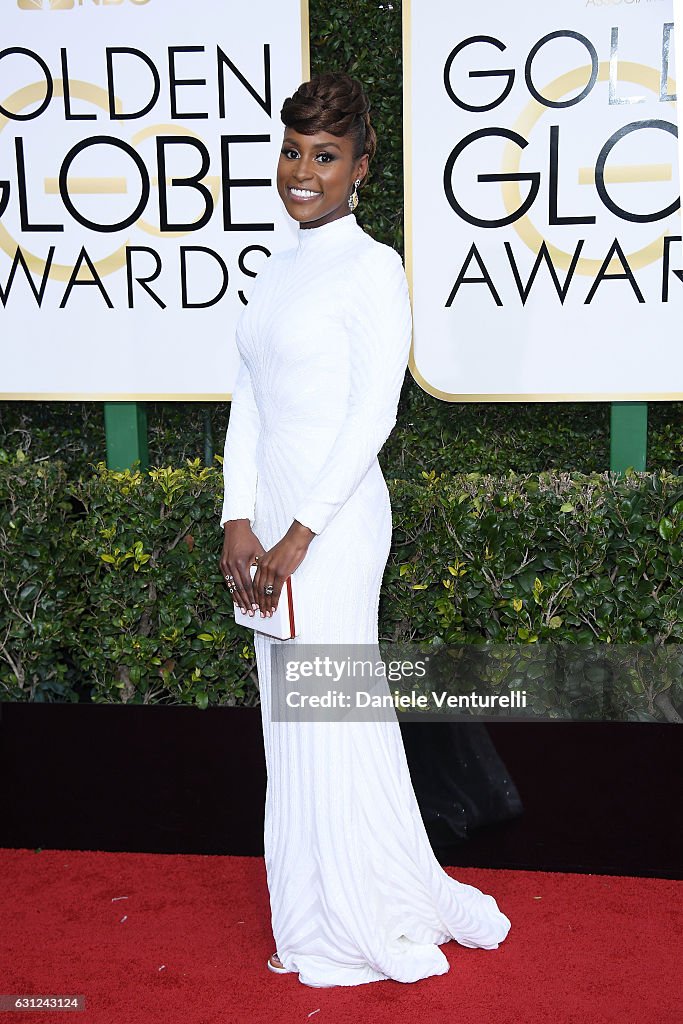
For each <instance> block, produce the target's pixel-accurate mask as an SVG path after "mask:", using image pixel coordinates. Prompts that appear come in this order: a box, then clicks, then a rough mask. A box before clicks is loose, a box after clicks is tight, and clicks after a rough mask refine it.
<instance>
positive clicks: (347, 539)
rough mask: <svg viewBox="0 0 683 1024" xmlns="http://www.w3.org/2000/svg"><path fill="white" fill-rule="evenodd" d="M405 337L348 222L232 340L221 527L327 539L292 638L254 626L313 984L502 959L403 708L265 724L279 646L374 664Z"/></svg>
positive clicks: (286, 886) (281, 818)
mask: <svg viewBox="0 0 683 1024" xmlns="http://www.w3.org/2000/svg"><path fill="white" fill-rule="evenodd" d="M410 337H411V314H410V301H409V296H408V287H407V281H406V278H405V273H404V270H403V265H402V263H401V260H400V257H399V256H398V254H397V253H396V252H395V251H394V250H393V249H391V248H390V247H388V246H385V245H382V244H381V243H378V242H376V241H375V240H374V239H372V238H371V237H370V236H369V235H368V234H366V232H364V231H363V230H362V228H360V226H359V225H358V223H357V222H356V219H355V217H354V216H353V215H348V216H344V217H342V218H340V219H338V220H336V221H332V222H330V223H328V224H326V225H323V226H322V227H318V228H307V229H301V230H300V231H299V238H298V244H297V246H296V247H295V248H293V249H290V250H288V251H287V252H284V253H278V254H276V255H274V256H271V257H270V259H269V260H268V262H267V264H266V266H265V268H264V269H263V270H262V271H261V272H260V273H259V275H258V278H257V280H256V282H255V286H254V288H253V290H252V295H251V298H250V301H249V304H248V306H247V307H246V308H245V310H244V313H243V314H242V316H241V318H240V321H239V324H238V330H237V345H238V349H239V352H240V368H239V373H238V377H237V382H236V385H235V390H234V392H233V403H232V409H231V415H230V423H229V427H228V432H227V435H226V441H225V449H224V463H223V467H224V476H225V495H224V504H223V510H222V514H221V524H223V523H224V522H225V521H226V520H228V519H238V518H248V519H249V520H250V522H251V524H252V528H253V530H254V533H255V534H256V535H257V537H258V538H259V539H260V541H261V543H262V544H263V546H264V547H265V548H266V549H269V548H270V547H272V546H273V544H275V543H276V542H277V541H278V540H280V539H281V537H282V536H283V535H284V534H285V533H286V531H287V530H288V528H289V526H290V525H291V523H292V521H293V520H294V519H296V520H298V521H299V522H301V523H303V524H304V525H306V526H309V527H310V529H312V530H313V531H314V532H315V533H316V536H315V537H314V538H313V540H312V541H311V544H310V547H309V549H308V553H307V555H306V557H305V559H304V561H303V562H302V563H301V565H300V566H299V567H298V569H297V570H296V572H295V573H294V576H293V580H292V582H293V585H294V587H295V603H296V617H297V630H298V635H297V637H296V638H294V639H293V640H291V641H280V640H276V639H273V638H271V637H268V636H266V635H265V634H261V633H258V632H257V633H255V648H256V659H257V668H258V677H259V687H260V697H261V715H262V724H263V738H264V748H265V756H266V767H267V775H268V782H267V789H266V805H265V833H264V844H265V863H266V872H267V880H268V889H269V893H270V904H271V911H272V928H273V936H274V939H275V945H276V948H277V951H278V954H279V956H280V959H281V961H282V963H283V964H284V966H285V967H286V968H287V970H289V971H293V972H297V973H298V976H299V980H300V981H301V982H302V983H303V984H306V985H310V986H314V987H328V986H334V985H359V984H364V983H366V982H371V981H381V980H385V979H388V978H393V979H395V980H396V981H401V982H414V981H418V980H419V979H421V978H426V977H429V976H431V975H435V974H444V973H445V972H446V971H448V969H449V964H448V961H447V959H446V956H445V955H444V953H443V951H442V950H441V949H440V948H439V947H440V946H441V945H443V944H444V943H446V942H448V941H449V940H451V939H456V940H457V941H458V942H459V943H460V944H461V945H464V946H469V947H480V948H484V949H496V948H497V946H498V945H499V943H500V942H502V940H503V939H504V938H505V937H506V935H507V933H508V931H509V929H510V921H509V919H508V918H507V917H506V916H505V915H504V914H503V913H502V912H501V911H500V910H499V908H498V905H497V903H496V901H495V899H494V898H493V897H492V896H490V895H487V894H484V893H482V892H480V890H479V889H477V888H475V887H474V886H471V885H466V884H464V883H461V882H458V881H457V880H455V879H453V878H451V877H450V876H449V875H447V874H446V872H445V871H444V870H443V869H442V868H441V866H440V864H439V863H438V861H437V860H436V857H435V856H434V854H433V851H432V848H431V845H430V843H429V839H428V836H427V833H426V831H425V828H424V825H423V822H422V818H421V815H420V811H419V807H418V804H417V800H416V798H415V793H414V790H413V787H412V784H411V780H410V774H409V771H408V765H407V761H406V757H405V751H404V747H403V741H402V738H401V732H400V729H399V725H398V721H397V719H396V716H395V714H394V713H389V714H388V713H387V710H386V709H383V710H382V711H381V712H377V713H376V714H372V715H369V720H368V721H348V720H347V721H330V720H327V721H303V720H297V719H296V718H292V719H291V720H288V721H273V716H272V713H271V712H272V705H273V703H274V702H275V701H276V700H277V698H278V696H279V695H280V696H281V695H282V693H283V692H284V688H285V687H286V686H288V685H289V684H287V683H286V681H285V679H284V678H283V677H282V674H281V673H280V674H278V673H277V672H273V670H272V666H271V657H270V655H271V647H272V645H274V644H275V645H280V646H282V645H288V644H290V645H291V644H304V643H305V644H353V645H358V644H363V645H368V647H367V649H368V652H373V651H374V652H375V653H374V654H372V653H370V654H369V655H368V656H370V657H373V658H374V659H375V660H377V659H378V658H379V648H377V646H376V645H377V643H378V607H379V596H380V587H381V582H382V577H383V574H384V570H385V567H386V562H387V558H388V556H389V546H390V542H391V532H392V518H391V506H390V501H389V493H388V490H387V486H386V482H385V480H384V477H383V475H382V472H381V469H380V466H379V462H378V460H377V454H378V452H379V451H380V449H381V447H382V445H383V443H384V441H385V440H386V438H387V436H388V435H389V432H390V431H391V429H392V427H393V425H394V423H395V421H396V408H397V404H398V398H399V393H400V388H401V384H402V381H403V377H404V374H405V368H406V364H407V360H408V353H409V349H410ZM289 688H290V689H291V685H289ZM385 692H386V693H388V692H389V689H388V687H386V689H385Z"/></svg>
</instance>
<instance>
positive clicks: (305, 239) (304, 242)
mask: <svg viewBox="0 0 683 1024" xmlns="http://www.w3.org/2000/svg"><path fill="white" fill-rule="evenodd" d="M362 230H363V229H362V228H361V227H360V226H359V224H358V221H357V220H356V217H355V215H354V214H353V213H347V214H345V215H344V216H343V217H337V219H336V220H330V221H328V222H327V224H321V225H320V226H319V227H317V228H302V227H300V228H299V235H298V249H299V251H300V252H303V251H305V250H308V249H311V248H312V247H313V246H316V247H317V246H318V245H321V244H322V245H334V244H335V243H336V242H339V241H343V240H345V239H347V238H349V237H350V236H351V235H352V234H353V233H354V232H356V231H362Z"/></svg>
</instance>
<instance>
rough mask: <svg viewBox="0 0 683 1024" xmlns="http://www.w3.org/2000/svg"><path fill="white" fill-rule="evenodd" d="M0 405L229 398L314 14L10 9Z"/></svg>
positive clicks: (8, 3)
mask: <svg viewBox="0 0 683 1024" xmlns="http://www.w3.org/2000/svg"><path fill="white" fill-rule="evenodd" d="M2 27H3V32H2V43H1V46H2V49H1V50H0V317H1V320H2V330H1V333H0V338H1V339H2V340H1V345H2V352H1V356H0V394H2V396H3V397H6V398H7V397H9V398H20V397H28V398H43V397H45V398H46V397H52V398H65V399H66V398H87V399H105V398H109V399H117V398H121V399H123V398H163V397H165V398H173V397H175V398H178V399H225V398H226V396H228V395H229V394H230V391H231V387H232V384H233V382H234V377H235V373H236V368H237V363H238V354H237V349H236V346H235V342H234V328H235V323H236V320H237V317H238V315H239V313H240V311H241V309H242V308H243V304H244V303H245V302H246V301H247V300H248V296H249V291H250V285H251V283H252V282H253V280H254V277H255V275H256V274H257V273H258V271H259V268H260V267H262V266H263V263H264V261H265V260H266V259H267V258H268V256H269V254H270V253H272V252H274V251H275V250H277V249H280V248H283V247H286V246H289V245H291V244H292V243H293V240H294V238H295V236H294V233H293V228H294V225H293V222H290V220H289V218H288V217H287V215H286V214H285V213H284V210H283V208H282V204H281V202H280V200H279V198H278V196H277V192H276V188H275V180H274V179H275V167H276V164H277V158H278V154H279V150H280V144H281V139H282V131H283V128H282V124H281V122H280V117H279V112H280V107H281V105H282V100H283V99H284V97H285V96H287V95H290V94H291V92H292V91H293V90H294V89H295V88H296V87H297V85H298V84H299V83H300V82H301V81H302V80H303V79H304V78H307V77H308V16H307V6H306V0H303V3H302V0H252V2H250V3H249V4H244V3H241V2H237V0H5V3H3V21H2Z"/></svg>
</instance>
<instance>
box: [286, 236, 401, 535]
mask: <svg viewBox="0 0 683 1024" xmlns="http://www.w3.org/2000/svg"><path fill="white" fill-rule="evenodd" d="M356 271H357V272H356V273H354V275H353V283H352V288H353V291H352V302H353V313H352V317H351V324H350V330H351V337H350V341H349V344H350V346H351V348H350V363H351V367H350V376H351V379H350V395H349V408H348V413H347V416H346V419H345V421H344V423H343V425H342V427H341V429H340V431H339V433H338V435H337V437H336V438H335V441H334V443H333V445H332V448H331V450H330V452H329V455H328V457H327V459H326V460H325V464H324V466H323V467H322V469H321V471H320V473H319V474H318V476H317V478H316V480H315V481H314V483H313V485H312V487H311V489H310V491H309V492H308V494H307V495H306V497H305V498H304V500H303V501H302V502H301V503H300V505H299V506H298V507H297V509H296V511H295V515H294V519H295V521H297V522H299V523H302V524H303V525H304V526H308V527H309V529H310V530H312V531H313V532H314V533H316V534H319V533H322V531H323V530H324V529H325V528H326V527H327V526H328V525H329V523H330V522H331V521H332V519H333V518H334V516H335V515H336V514H337V512H338V511H339V510H340V508H341V507H342V505H343V504H344V503H345V502H346V501H347V499H348V498H349V497H350V496H351V495H352V494H353V492H354V491H355V490H356V488H357V487H358V485H359V484H360V482H361V480H362V479H363V477H364V476H365V474H366V473H367V472H368V470H369V469H370V466H371V465H372V463H373V461H374V459H375V458H376V457H377V455H378V453H379V452H380V450H381V448H382V445H383V444H384V442H385V441H386V439H387V437H388V436H389V434H390V433H391V430H392V429H393V427H394V424H395V423H396V410H397V406H398V400H399V396H400V393H401V385H402V384H403V379H404V376H405V370H406V365H407V362H408V354H409V352H410V340H411V335H412V318H411V310H410V297H409V293H408V282H407V280H406V275H405V271H404V269H403V264H402V262H401V257H400V256H399V254H398V253H397V252H395V250H393V249H390V248H388V247H386V246H383V247H381V248H378V249H373V250H371V252H370V253H369V254H368V257H366V258H365V259H362V260H361V261H360V263H359V265H358V266H357V267H356Z"/></svg>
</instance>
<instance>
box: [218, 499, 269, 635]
mask: <svg viewBox="0 0 683 1024" xmlns="http://www.w3.org/2000/svg"><path fill="white" fill-rule="evenodd" d="M265 552H266V549H265V548H264V546H263V544H262V543H261V541H260V540H259V539H258V537H257V536H256V534H255V533H254V532H253V531H252V529H251V525H250V523H249V520H248V519H229V520H228V521H227V523H225V524H224V526H223V553H222V554H221V558H220V562H219V565H220V567H221V573H222V574H223V577H226V576H232V577H233V581H232V582H230V581H227V580H226V582H227V583H228V586H232V587H233V588H234V591H233V593H232V599H233V602H234V603H235V604H236V605H238V607H239V608H240V609H241V610H242V611H243V612H246V611H248V612H249V614H250V615H253V614H254V612H255V611H257V610H258V601H257V599H256V596H255V593H254V586H253V583H252V579H251V573H250V572H249V569H250V566H252V565H253V564H254V562H255V561H256V556H257V555H258V557H259V558H261V557H262V556H263V555H264V554H265Z"/></svg>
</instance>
